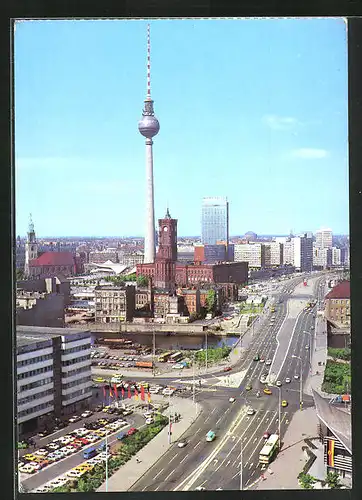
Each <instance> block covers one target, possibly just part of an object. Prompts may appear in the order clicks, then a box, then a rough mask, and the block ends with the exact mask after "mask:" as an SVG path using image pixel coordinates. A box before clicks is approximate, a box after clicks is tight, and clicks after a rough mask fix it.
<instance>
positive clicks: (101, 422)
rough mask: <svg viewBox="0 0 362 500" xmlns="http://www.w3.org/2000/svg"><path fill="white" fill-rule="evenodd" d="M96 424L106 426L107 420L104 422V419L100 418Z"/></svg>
mask: <svg viewBox="0 0 362 500" xmlns="http://www.w3.org/2000/svg"><path fill="white" fill-rule="evenodd" d="M98 422H99V423H100V424H102V425H106V424H108V420H106V419H105V418H100V419H99V420H98Z"/></svg>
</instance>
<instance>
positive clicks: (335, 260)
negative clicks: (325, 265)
mask: <svg viewBox="0 0 362 500" xmlns="http://www.w3.org/2000/svg"><path fill="white" fill-rule="evenodd" d="M331 250H332V266H340V265H341V263H342V260H341V249H340V248H337V247H332V249H331Z"/></svg>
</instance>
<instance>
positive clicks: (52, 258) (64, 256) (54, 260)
mask: <svg viewBox="0 0 362 500" xmlns="http://www.w3.org/2000/svg"><path fill="white" fill-rule="evenodd" d="M30 262H31V265H32V266H74V264H75V258H74V255H73V254H72V253H71V252H44V253H43V254H41V255H40V256H39V257H38V258H37V259H33V260H31V261H30Z"/></svg>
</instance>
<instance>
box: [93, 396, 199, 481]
mask: <svg viewBox="0 0 362 500" xmlns="http://www.w3.org/2000/svg"><path fill="white" fill-rule="evenodd" d="M152 399H153V401H155V402H159V401H162V402H164V401H165V398H162V396H158V395H154V396H153V398H152ZM170 400H171V413H174V412H177V413H181V420H180V421H179V422H177V423H173V424H172V442H175V441H178V440H179V439H180V438H181V437H182V435H183V434H184V433H185V432H186V431H187V429H188V428H189V427H190V425H191V424H192V423H193V422H194V421H195V418H196V416H198V415H199V414H200V413H201V410H202V409H201V406H200V405H199V404H198V405H197V413H196V411H195V406H194V404H193V402H192V401H191V400H188V399H181V398H175V397H172V398H170ZM165 415H166V416H167V415H168V409H167V410H166V412H165ZM168 448H169V444H168V426H166V427H165V428H164V429H162V431H161V432H160V433H159V434H157V436H156V437H154V438H153V439H152V441H150V442H149V443H148V444H147V445H146V446H145V447H144V448H142V449H141V450H140V451H139V452H138V453H137V454H136V455H134V456H133V457H132V458H131V460H129V461H128V462H127V463H126V464H124V465H123V466H122V467H121V468H120V469H119V470H118V471H117V472H115V474H113V476H111V477H110V478H109V479H108V491H128V490H129V489H130V488H131V487H132V485H133V484H134V483H135V482H136V481H138V480H139V479H140V478H141V477H142V475H143V474H145V473H146V472H147V471H148V469H150V468H151V467H152V466H153V465H154V464H155V463H156V462H157V460H159V459H160V458H161V457H162V456H163V455H164V454H165V453H166V451H167V450H168ZM136 458H137V459H139V460H140V463H137V462H136ZM97 491H106V483H103V484H102V486H101V487H100V488H98V490H97Z"/></svg>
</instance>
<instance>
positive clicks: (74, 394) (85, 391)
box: [63, 387, 91, 401]
mask: <svg viewBox="0 0 362 500" xmlns="http://www.w3.org/2000/svg"><path fill="white" fill-rule="evenodd" d="M89 392H91V390H90V387H86V388H84V389H80V390H79V391H75V392H71V393H70V394H67V395H65V396H64V397H63V400H64V401H67V400H68V399H73V398H76V397H78V396H83V394H88V393H89Z"/></svg>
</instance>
